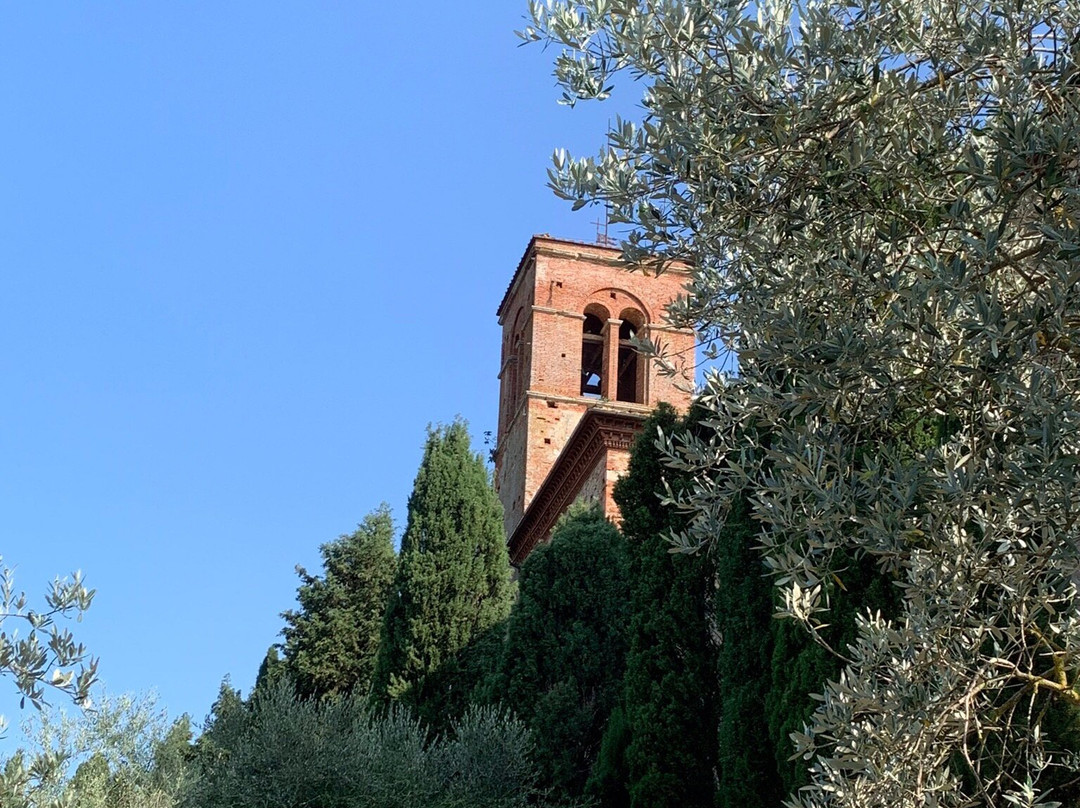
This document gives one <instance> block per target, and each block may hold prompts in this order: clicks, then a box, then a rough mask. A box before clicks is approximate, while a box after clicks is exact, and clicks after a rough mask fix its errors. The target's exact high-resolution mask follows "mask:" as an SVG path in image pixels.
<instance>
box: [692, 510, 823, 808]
mask: <svg viewBox="0 0 1080 808" xmlns="http://www.w3.org/2000/svg"><path fill="white" fill-rule="evenodd" d="M756 533H757V530H756V527H755V526H754V525H753V524H752V523H751V521H750V518H749V515H748V508H747V505H746V503H745V501H743V502H739V503H738V504H737V505H736V507H735V508H734V509H733V512H732V513H731V515H730V516H729V517H728V522H727V524H726V525H725V527H724V530H723V531H722V532H721V533H720V535H719V536H717V541H716V544H715V546H714V547H713V553H714V558H715V560H716V577H717V588H716V629H717V632H718V634H719V635H720V638H721V642H720V647H719V651H718V655H717V672H718V674H719V679H720V693H719V707H720V721H719V725H718V728H717V772H718V784H717V793H716V805H717V806H722V807H723V808H755V807H756V806H760V808H775V807H776V806H779V805H780V803H781V801H782V799H783V798H784V797H786V796H787V794H788V789H787V788H785V785H784V782H783V779H782V776H781V775H780V772H779V771H778V768H777V751H776V749H777V746H776V738H775V736H773V735H771V734H770V733H769V731H768V729H769V727H768V719H767V715H766V705H767V704H768V703H769V700H770V699H771V698H772V697H773V694H774V691H775V690H776V689H778V688H779V689H781V690H784V691H785V692H788V691H789V690H790V689H791V686H792V685H791V681H790V680H788V679H786V677H788V676H790V671H785V670H783V669H782V667H778V668H774V667H773V663H774V661H775V660H777V659H782V660H783V661H784V663H791V662H792V660H790V659H785V658H784V657H783V655H780V656H777V653H776V647H775V646H774V641H775V637H774V634H773V632H774V631H775V629H776V625H777V621H776V620H774V619H773V586H772V582H771V581H770V580H769V579H768V578H767V577H766V576H765V569H764V565H763V564H762V561H761V555H760V553H758V551H757V550H756V549H755V544H756V542H755V535H756ZM802 649H803V646H801V645H800V646H798V650H799V651H801V650H802ZM823 681H824V680H823V679H820V678H819V679H816V680H811V681H809V682H801V681H800V682H798V683H797V684H795V686H794V688H795V689H794V690H793V691H791V695H790V696H789V698H790V699H792V700H794V702H795V704H794V707H795V708H796V709H799V710H801V709H802V708H803V705H804V704H809V703H810V701H809V693H810V692H816V691H818V690H820V688H821V684H822V682H823ZM804 685H809V687H808V689H801V688H803V687H804ZM800 728H801V725H800ZM782 743H783V745H785V746H786V744H787V736H786V735H784V736H783V739H782ZM783 757H785V758H786V757H787V755H784V756H783Z"/></svg>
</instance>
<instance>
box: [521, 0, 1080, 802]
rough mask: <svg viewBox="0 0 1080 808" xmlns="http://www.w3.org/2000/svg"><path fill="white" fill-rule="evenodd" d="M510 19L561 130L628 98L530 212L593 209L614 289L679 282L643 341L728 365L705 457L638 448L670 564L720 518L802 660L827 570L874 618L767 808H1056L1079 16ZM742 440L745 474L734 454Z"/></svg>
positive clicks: (651, 6)
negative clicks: (759, 437)
mask: <svg viewBox="0 0 1080 808" xmlns="http://www.w3.org/2000/svg"><path fill="white" fill-rule="evenodd" d="M531 17H532V19H531V24H530V26H529V27H528V28H526V29H525V30H524V31H523V32H522V33H523V35H524V36H525V38H527V39H531V40H539V41H548V42H554V43H557V44H558V45H559V46H561V47H560V51H561V52H560V53H559V55H558V56H557V57H556V75H557V77H558V80H559V81H560V83H561V85H562V88H563V90H564V93H565V97H564V100H565V101H567V102H569V103H575V102H577V101H579V100H583V99H596V98H604V97H607V96H608V95H609V94H610V93H611V92H612V87H613V84H614V81H615V78H616V76H617V74H620V73H621V74H622V75H624V76H626V77H629V78H633V79H636V84H632V85H631V86H633V87H639V88H640V89H641V90H642V95H641V102H642V105H643V107H644V118H643V120H641V121H640V122H632V121H624V120H620V121H617V122H616V123H615V125H614V126H613V127H612V130H611V132H610V133H609V135H608V139H607V144H606V146H605V147H604V148H603V149H602V151H601V153H600V155H599V156H598V157H594V158H586V159H575V158H571V157H569V156H567V155H566V154H565V153H562V152H557V153H556V157H555V166H554V168H553V169H552V173H551V181H552V185H553V186H554V188H555V189H556V190H557V192H558V193H560V194H562V195H563V196H565V197H567V198H569V199H572V200H575V204H586V203H589V202H603V203H606V204H608V205H610V208H611V211H612V218H613V220H614V221H616V222H620V223H625V224H626V225H628V227H629V230H628V234H627V237H626V239H625V242H624V245H623V249H624V253H625V255H626V258H627V259H628V260H629V261H630V262H631V264H633V265H636V266H638V267H639V268H642V269H646V270H660V269H662V268H663V265H664V263H665V262H666V261H671V260H679V261H683V262H685V263H687V264H688V265H689V266H690V267H691V268H692V272H693V278H692V281H691V283H690V285H689V288H688V295H687V297H686V299H685V300H683V301H682V302H681V303H680V304H678V305H677V306H675V307H674V308H673V310H672V314H673V316H674V317H675V319H676V321H677V322H679V323H681V324H685V325H693V326H694V327H696V328H697V329H698V331H699V332H700V333H701V334H702V335H703V337H704V338H705V339H706V341H707V342H708V344H709V346H710V349H711V351H712V352H713V353H714V354H720V353H724V352H727V353H729V354H730V355H732V356H733V357H735V358H737V362H738V374H737V375H735V376H731V375H727V376H725V375H723V374H715V375H713V376H712V378H711V379H710V380H709V382H708V384H707V387H706V390H705V394H704V396H703V399H702V401H703V404H704V405H705V406H707V407H709V408H710V410H711V412H710V415H709V418H708V423H709V425H710V435H709V440H707V441H706V440H702V439H696V438H694V437H693V436H690V437H688V438H687V439H686V440H684V441H682V442H681V443H680V444H679V445H675V444H672V445H671V447H670V449H671V455H672V460H673V462H676V463H681V464H683V467H684V468H686V469H687V471H688V472H690V473H691V474H693V475H696V477H695V479H696V481H697V482H696V484H695V486H693V487H692V488H691V489H690V490H688V491H686V492H685V493H684V494H683V495H682V497H681V504H682V505H683V506H684V507H685V508H686V509H687V511H688V513H689V514H690V515H691V517H692V518H691V520H690V523H689V524H688V525H687V527H686V528H685V530H682V531H680V533H679V535H678V542H679V543H680V545H681V547H682V549H683V550H685V551H688V552H689V551H693V550H694V549H695V548H698V547H700V546H702V545H704V544H707V543H708V542H709V541H710V540H711V539H712V537H713V536H715V535H716V534H717V532H718V530H719V529H720V526H721V525H722V524H723V523H724V522H725V521H726V520H727V518H728V515H729V514H730V513H731V511H732V508H733V506H734V504H735V503H736V502H737V501H738V497H739V495H740V492H744V491H747V490H750V491H752V492H753V493H752V500H751V502H750V506H751V514H752V517H753V519H754V520H755V522H756V523H757V525H758V527H759V531H758V536H757V539H758V542H759V543H760V545H761V546H762V548H763V554H764V558H765V561H766V563H767V564H768V565H769V568H770V570H771V571H772V572H773V574H774V576H775V577H774V580H775V582H776V584H777V586H778V587H779V588H780V590H781V595H782V607H781V608H782V611H783V612H784V613H785V614H787V615H789V616H791V617H794V618H796V619H798V620H800V621H802V623H803V624H804V626H805V627H806V628H807V629H809V630H810V631H812V632H817V633H818V634H819V636H820V631H821V628H822V626H823V625H824V624H827V623H828V622H829V621H830V615H829V613H828V612H829V609H830V605H831V603H830V598H829V593H830V588H829V586H828V583H829V581H831V580H833V577H834V576H835V577H836V578H838V579H839V580H840V581H841V582H842V581H843V576H842V575H840V574H839V573H837V572H836V571H835V569H834V563H835V559H836V558H837V557H838V554H843V553H847V554H849V557H851V558H856V557H860V556H863V555H865V557H866V558H868V559H870V560H871V561H872V563H874V564H876V565H877V566H878V568H879V569H882V570H884V571H886V572H888V574H889V575H891V576H892V577H893V578H894V579H895V580H897V582H898V584H899V585H900V586H901V587H902V589H903V592H904V599H903V604H902V607H901V608H900V609H899V611H898V613H897V614H896V615H893V616H891V617H890V616H886V615H883V614H878V613H876V612H872V611H869V610H865V611H863V612H862V613H861V614H860V615H859V616H858V630H857V634H856V636H855V638H854V640H853V642H852V643H851V644H850V645H849V646H848V647H846V648H839V649H833V650H834V651H835V652H836V653H837V654H840V655H841V656H842V658H843V659H844V661H845V669H844V671H843V672H842V674H841V675H840V676H839V677H838V678H837V680H835V681H833V682H831V683H830V684H829V685H828V686H827V688H826V689H825V692H824V694H823V696H822V701H821V703H820V706H819V707H818V709H817V710H816V712H815V714H814V716H813V717H812V719H811V721H810V725H809V727H808V728H807V729H806V731H805V732H804V733H800V752H801V753H802V754H804V755H805V756H806V758H807V759H808V760H809V761H810V766H811V771H812V778H813V779H812V783H811V785H810V787H808V788H807V789H804V790H802V791H800V792H799V793H798V794H796V795H793V796H792V797H791V798H790V799H791V800H792V804H794V805H799V806H805V807H806V808H809V806H825V805H830V806H840V805H843V806H860V808H861V807H862V806H886V805H887V806H916V805H918V806H923V805H929V804H933V805H941V806H951V805H956V806H959V805H971V804H980V805H1001V804H1005V803H1006V802H1008V803H1012V804H1017V805H1035V804H1042V802H1046V801H1049V800H1053V799H1057V798H1061V797H1064V796H1066V795H1067V792H1062V791H1061V788H1062V786H1059V785H1058V784H1060V783H1063V782H1064V781H1066V780H1069V779H1072V778H1073V777H1074V772H1073V770H1074V769H1075V763H1074V762H1073V761H1072V760H1071V759H1070V758H1069V757H1068V756H1067V755H1064V754H1062V749H1061V746H1062V742H1061V739H1060V738H1055V737H1052V736H1053V734H1054V733H1053V732H1052V731H1051V729H1052V725H1053V724H1054V721H1052V720H1050V718H1049V716H1051V715H1053V714H1055V712H1056V711H1060V710H1061V709H1066V708H1071V707H1074V706H1076V705H1078V704H1080V692H1078V691H1077V689H1076V678H1075V677H1076V675H1077V673H1078V671H1077V668H1078V666H1077V652H1078V650H1080V621H1078V619H1077V610H1076V587H1075V584H1074V578H1075V573H1076V571H1077V540H1078V524H1077V514H1078V513H1080V489H1078V488H1077V486H1076V485H1075V479H1076V463H1077V457H1078V456H1080V396H1078V389H1080V347H1078V343H1077V334H1078V333H1080V193H1078V190H1080V157H1078V155H1080V63H1078V58H1077V57H1078V54H1077V48H1078V47H1080V7H1078V6H1077V4H1076V3H1075V2H1069V1H1068V0H1057V1H1056V2H1055V1H1046V0H1043V1H1042V2H1024V1H1023V0H1008V1H1007V2H975V3H969V2H961V0H905V2H895V1H894V0H856V1H855V2H849V0H842V1H841V0H814V1H813V2H809V1H806V0H760V1H759V2H749V0H723V1H722V2H721V1H720V0H581V1H580V2H578V1H577V0H549V2H534V3H532V4H531ZM654 347H656V348H658V349H661V350H660V353H662V346H654ZM928 424H932V425H933V426H934V430H935V432H936V438H937V439H936V440H934V441H932V442H931V444H930V445H928V446H919V441H918V440H917V439H916V437H917V435H916V433H917V432H919V431H920V430H925V429H926V428H927V425H928ZM760 429H767V430H768V433H769V436H770V438H769V441H768V443H767V445H754V444H752V443H750V442H747V441H745V440H744V439H743V436H744V435H746V434H748V433H749V432H751V431H753V430H760ZM914 447H918V448H914ZM699 471H700V472H703V473H701V474H698V473H697V472H699ZM704 472H707V473H704ZM1044 719H1046V720H1044ZM1059 792H1060V793H1059ZM1040 801H1042V802H1040Z"/></svg>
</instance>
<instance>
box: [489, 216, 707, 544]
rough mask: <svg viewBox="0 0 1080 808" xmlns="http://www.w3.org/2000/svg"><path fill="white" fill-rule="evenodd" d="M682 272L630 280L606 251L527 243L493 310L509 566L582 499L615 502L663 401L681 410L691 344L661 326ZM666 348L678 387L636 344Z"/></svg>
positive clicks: (612, 511)
mask: <svg viewBox="0 0 1080 808" xmlns="http://www.w3.org/2000/svg"><path fill="white" fill-rule="evenodd" d="M686 280H687V276H686V272H685V270H682V269H680V268H678V267H675V268H669V269H668V270H667V271H665V272H664V274H662V275H659V276H654V275H644V274H641V273H631V272H629V271H627V270H626V268H625V267H624V265H623V264H622V263H621V261H620V253H619V251H618V250H616V249H612V248H610V247H603V246H598V245H595V244H581V243H578V242H573V241H564V240H561V239H554V238H551V237H549V236H534V237H533V238H532V240H531V241H530V242H529V246H528V248H527V249H526V250H525V254H524V256H523V257H522V259H521V262H520V263H519V264H518V268H517V271H516V272H515V273H514V277H513V279H512V280H511V282H510V286H509V288H508V289H507V291H506V294H505V296H504V297H503V300H502V303H501V304H500V305H499V309H498V317H499V324H500V325H501V326H502V362H501V368H500V371H499V381H500V397H499V430H498V442H497V444H496V449H495V485H496V488H497V489H498V492H499V498H500V499H501V500H502V504H503V510H504V518H505V524H506V535H507V537H508V539H509V543H510V557H511V561H513V562H514V563H515V564H520V563H521V562H522V561H523V560H524V559H525V556H527V555H528V553H529V551H531V550H532V548H533V546H535V545H536V544H537V543H538V542H541V541H546V540H547V538H548V536H549V535H550V531H551V527H552V526H553V525H554V523H555V520H556V519H557V518H558V517H559V516H560V515H561V514H562V513H563V512H564V511H565V510H566V508H567V507H569V505H570V504H571V503H572V502H573V501H574V500H575V499H577V498H578V497H584V498H587V499H592V500H594V501H597V502H599V503H600V505H601V507H602V508H603V509H604V513H605V514H607V515H608V516H609V517H610V518H613V519H616V518H617V517H618V511H617V508H616V507H615V504H614V502H613V501H612V499H611V489H612V486H613V484H614V482H615V480H616V479H617V478H618V477H619V476H621V474H623V473H624V472H625V471H626V467H627V462H628V461H629V449H630V446H631V445H632V443H633V440H634V438H635V437H636V435H637V433H638V432H639V431H640V427H641V423H642V421H644V419H645V417H646V415H647V414H648V413H649V411H650V410H652V409H653V408H654V407H655V406H656V405H657V404H659V403H660V402H661V401H666V402H668V403H670V404H672V405H673V406H675V407H676V408H677V409H680V410H684V411H685V410H686V408H687V407H688V406H689V404H690V392H689V391H690V389H691V388H692V385H693V380H694V334H693V332H691V331H689V330H686V329H677V328H673V327H672V326H670V325H668V324H667V323H666V321H665V320H664V313H665V309H666V307H667V305H668V304H669V303H670V302H671V301H673V300H674V299H675V298H676V297H678V296H679V295H680V294H682V293H683V287H684V285H685V283H686ZM638 334H642V335H648V336H650V337H651V338H652V339H653V340H654V341H659V342H662V343H664V344H665V345H666V346H667V348H668V353H669V355H671V356H673V357H676V358H677V359H679V360H681V362H682V366H681V367H680V373H679V374H678V376H676V377H674V378H672V377H666V376H661V375H660V374H659V373H657V372H656V368H655V367H654V365H653V363H652V362H650V361H649V360H647V358H646V357H644V356H642V355H641V354H639V353H638V352H637V351H636V350H635V349H634V347H633V345H632V344H631V342H630V341H631V340H632V339H633V338H634V336H636V335H638Z"/></svg>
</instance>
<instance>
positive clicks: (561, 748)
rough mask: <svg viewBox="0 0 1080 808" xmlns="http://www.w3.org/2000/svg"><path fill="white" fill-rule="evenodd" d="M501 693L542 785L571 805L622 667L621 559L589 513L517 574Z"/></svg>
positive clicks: (613, 535) (613, 536)
mask: <svg viewBox="0 0 1080 808" xmlns="http://www.w3.org/2000/svg"><path fill="white" fill-rule="evenodd" d="M520 593H521V594H520V597H519V599H518V603H517V604H516V605H515V607H514V610H513V612H512V614H511V615H510V620H509V624H508V628H507V641H506V652H505V656H504V667H503V682H502V688H501V690H502V692H503V695H504V697H505V698H506V699H507V703H508V704H509V705H510V706H511V707H513V709H514V710H516V711H517V712H518V714H519V715H520V716H521V717H522V718H523V719H524V720H525V722H526V723H527V724H528V725H529V728H530V729H531V730H532V738H533V745H534V748H535V754H536V761H537V764H538V765H539V767H540V770H541V773H542V778H543V783H544V785H545V786H547V787H549V788H552V789H553V790H554V792H555V794H556V795H558V796H560V797H566V796H569V797H576V796H580V795H581V794H582V792H583V790H584V788H585V784H586V780H587V778H588V776H589V772H590V769H591V767H592V766H593V764H594V762H595V761H596V758H597V753H598V751H599V749H600V744H601V736H602V734H603V730H604V725H605V723H606V722H607V721H608V717H609V715H610V714H611V712H612V710H613V709H614V708H615V707H616V705H617V704H618V698H619V690H620V687H621V684H622V673H623V667H624V664H625V657H626V629H625V623H626V607H627V581H626V554H625V547H624V541H623V538H622V536H621V535H620V534H619V531H618V529H617V528H616V527H615V526H614V525H613V524H612V523H611V522H609V521H608V520H607V519H605V518H604V516H603V514H601V513H600V511H599V509H596V508H580V507H578V508H575V509H573V510H571V512H570V513H569V514H567V515H566V516H564V517H563V518H562V519H561V520H560V522H559V523H558V525H556V528H555V530H554V532H553V534H552V537H551V541H550V542H549V543H548V544H545V545H542V546H540V547H538V548H537V549H535V550H534V551H533V552H532V553H531V554H530V556H529V557H528V559H527V560H526V561H525V563H524V564H523V565H522V568H521V579H520Z"/></svg>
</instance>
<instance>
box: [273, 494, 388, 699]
mask: <svg viewBox="0 0 1080 808" xmlns="http://www.w3.org/2000/svg"><path fill="white" fill-rule="evenodd" d="M319 552H320V553H321V554H322V563H323V575H322V577H317V576H314V575H311V574H309V573H308V572H307V570H305V569H304V568H303V567H300V566H298V567H297V568H296V572H297V574H298V575H299V576H300V580H301V584H300V586H299V587H298V588H297V590H296V599H297V601H298V602H299V605H300V608H299V609H297V610H290V611H287V612H284V613H282V615H281V616H282V617H283V618H285V623H286V625H285V628H284V629H283V631H282V633H283V634H284V635H285V643H284V652H285V672H286V673H287V674H288V675H289V676H290V677H291V678H292V680H293V682H294V684H295V685H296V689H297V693H298V694H299V695H302V696H316V697H319V696H326V695H332V694H339V693H349V692H354V691H355V692H357V693H359V694H361V695H367V693H368V691H369V690H370V688H371V679H372V673H373V671H374V667H375V658H376V656H377V654H378V649H379V637H380V634H381V632H382V625H383V620H384V618H385V613H386V603H387V598H388V597H389V594H390V586H391V584H392V583H393V580H394V570H395V566H396V559H395V557H394V525H393V520H392V518H391V516H390V509H389V507H388V506H387V505H386V504H385V503H383V504H382V505H380V506H379V507H378V508H377V509H376V510H374V511H372V512H371V513H369V514H368V515H367V516H366V517H364V521H363V522H361V523H360V525H359V526H358V527H357V529H356V530H355V531H354V532H353V533H351V534H349V535H345V536H341V537H339V538H338V539H335V540H334V541H331V542H328V543H326V544H324V545H322V547H320V548H319Z"/></svg>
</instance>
